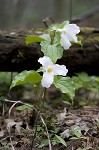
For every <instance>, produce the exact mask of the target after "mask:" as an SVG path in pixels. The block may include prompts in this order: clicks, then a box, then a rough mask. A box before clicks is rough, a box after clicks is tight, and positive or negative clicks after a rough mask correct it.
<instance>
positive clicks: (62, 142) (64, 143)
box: [55, 135, 67, 147]
mask: <svg viewBox="0 0 99 150" xmlns="http://www.w3.org/2000/svg"><path fill="white" fill-rule="evenodd" d="M55 136H56V137H57V138H58V140H59V141H60V143H61V144H63V145H64V146H66V147H67V144H66V142H65V140H64V139H63V138H61V136H58V135H55Z"/></svg>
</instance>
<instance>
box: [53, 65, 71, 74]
mask: <svg viewBox="0 0 99 150" xmlns="http://www.w3.org/2000/svg"><path fill="white" fill-rule="evenodd" d="M67 73H68V69H66V66H65V65H58V64H56V65H54V75H62V76H66V74H67Z"/></svg>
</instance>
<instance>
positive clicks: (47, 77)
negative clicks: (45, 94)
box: [41, 72, 54, 88]
mask: <svg viewBox="0 0 99 150" xmlns="http://www.w3.org/2000/svg"><path fill="white" fill-rule="evenodd" d="M53 80H54V74H53V73H47V72H45V73H44V74H43V78H42V81H41V83H42V86H43V87H46V88H49V87H50V86H51V85H52V83H53Z"/></svg>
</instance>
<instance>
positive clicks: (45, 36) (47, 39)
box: [40, 34, 51, 44]
mask: <svg viewBox="0 0 99 150" xmlns="http://www.w3.org/2000/svg"><path fill="white" fill-rule="evenodd" d="M40 37H41V38H42V39H43V40H44V42H46V41H47V43H49V44H50V43H51V38H50V35H49V34H43V35H41V36H40Z"/></svg>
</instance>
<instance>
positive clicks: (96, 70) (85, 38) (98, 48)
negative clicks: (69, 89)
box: [0, 28, 99, 75]
mask: <svg viewBox="0 0 99 150" xmlns="http://www.w3.org/2000/svg"><path fill="white" fill-rule="evenodd" d="M43 30H44V29H43ZM43 30H41V29H38V30H34V29H31V30H27V29H24V30H21V31H19V32H16V31H14V32H0V71H10V72H16V71H17V72H21V71H23V70H36V69H38V68H39V66H40V64H39V63H38V62H37V60H38V58H39V57H41V56H43V54H42V52H41V51H40V44H39V43H33V44H30V45H28V46H26V44H25V38H26V36H27V35H33V34H42V33H43ZM78 38H79V40H81V41H82V44H83V47H81V46H79V45H73V46H71V48H70V49H69V50H65V51H64V56H63V58H62V59H60V60H58V63H59V64H65V65H66V66H67V68H68V70H69V75H73V74H74V73H75V72H80V71H85V72H87V73H88V74H91V75H99V30H98V29H95V28H81V32H80V34H79V35H78Z"/></svg>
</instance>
